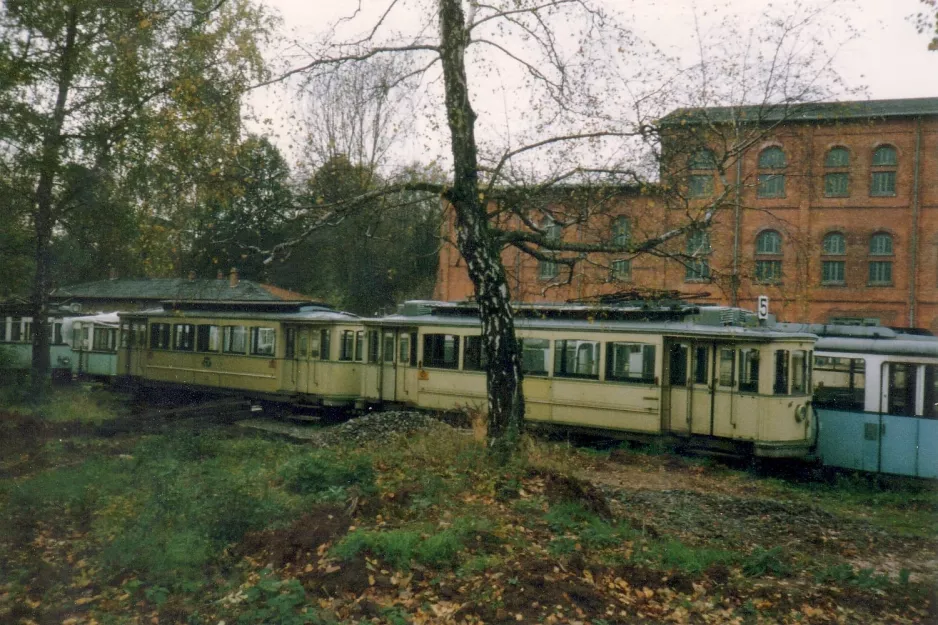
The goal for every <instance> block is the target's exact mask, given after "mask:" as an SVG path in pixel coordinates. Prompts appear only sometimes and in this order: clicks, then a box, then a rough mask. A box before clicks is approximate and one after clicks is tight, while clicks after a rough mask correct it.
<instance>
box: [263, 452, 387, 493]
mask: <svg viewBox="0 0 938 625" xmlns="http://www.w3.org/2000/svg"><path fill="white" fill-rule="evenodd" d="M281 477H283V479H284V483H285V485H286V487H287V490H289V491H290V492H293V493H299V494H302V495H311V494H317V493H323V492H326V491H328V490H329V489H330V488H331V487H339V488H349V487H352V486H356V487H358V488H359V489H360V490H361V491H362V492H365V493H374V492H375V491H376V490H377V487H376V486H375V472H374V469H373V468H372V464H371V459H370V458H368V457H367V456H363V455H353V456H350V457H346V458H343V457H340V456H339V455H338V454H336V453H335V452H331V451H317V452H315V453H311V454H308V455H304V456H302V457H300V458H297V459H296V460H295V461H293V462H291V463H289V464H288V465H287V466H286V467H284V469H283V470H282V471H281Z"/></svg>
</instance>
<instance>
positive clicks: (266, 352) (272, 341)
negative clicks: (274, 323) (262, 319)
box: [251, 326, 277, 358]
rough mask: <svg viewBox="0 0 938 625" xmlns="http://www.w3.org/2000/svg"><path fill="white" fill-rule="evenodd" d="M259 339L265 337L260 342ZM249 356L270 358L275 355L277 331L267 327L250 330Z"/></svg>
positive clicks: (256, 327)
mask: <svg viewBox="0 0 938 625" xmlns="http://www.w3.org/2000/svg"><path fill="white" fill-rule="evenodd" d="M261 337H265V338H264V340H263V341H262V340H261ZM251 355H252V356H264V357H265V358H270V357H272V356H276V355H277V329H276V328H271V327H269V326H255V327H253V328H251Z"/></svg>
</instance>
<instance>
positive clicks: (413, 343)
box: [410, 332, 417, 367]
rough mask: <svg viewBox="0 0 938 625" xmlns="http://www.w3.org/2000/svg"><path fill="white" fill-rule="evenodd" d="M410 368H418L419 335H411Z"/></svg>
mask: <svg viewBox="0 0 938 625" xmlns="http://www.w3.org/2000/svg"><path fill="white" fill-rule="evenodd" d="M410 366H411V367H416V366H417V333H416V332H411V333H410Z"/></svg>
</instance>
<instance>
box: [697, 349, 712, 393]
mask: <svg viewBox="0 0 938 625" xmlns="http://www.w3.org/2000/svg"><path fill="white" fill-rule="evenodd" d="M709 354H710V350H709V349H707V348H706V347H699V346H698V347H695V348H694V384H706V383H707V380H708V378H707V368H708V367H707V360H708V358H707V356H708V355H709Z"/></svg>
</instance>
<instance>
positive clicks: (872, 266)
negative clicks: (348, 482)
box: [435, 98, 938, 333]
mask: <svg viewBox="0 0 938 625" xmlns="http://www.w3.org/2000/svg"><path fill="white" fill-rule="evenodd" d="M740 120H748V122H747V123H749V124H751V125H754V126H759V127H760V128H762V129H763V131H762V132H761V134H759V135H750V136H757V139H756V140H754V141H752V142H751V143H748V144H746V145H745V150H743V151H742V152H741V157H740V158H733V159H732V162H729V161H728V160H725V161H724V162H723V163H721V165H720V166H719V167H716V166H714V165H713V163H712V161H713V159H714V158H717V159H719V158H721V157H720V156H717V157H714V155H713V154H712V153H709V152H708V150H706V149H697V150H695V152H694V153H693V154H691V155H690V156H688V157H686V158H685V162H686V166H685V168H684V169H683V171H682V174H681V185H680V186H681V187H682V188H683V194H682V195H683V197H684V198H686V202H674V201H673V199H672V198H670V197H669V196H668V194H667V193H665V192H664V191H663V190H662V188H659V189H658V190H654V189H652V190H651V191H649V188H648V187H645V188H643V189H639V188H635V189H622V190H620V191H619V192H618V193H617V194H616V197H615V198H614V199H613V200H611V202H612V204H613V206H612V207H611V209H610V210H608V211H605V212H602V213H597V216H596V218H595V219H594V221H593V222H592V223H590V224H589V225H586V224H582V223H580V224H577V225H576V226H572V227H567V228H563V230H562V231H559V232H557V233H556V236H560V237H563V238H564V240H582V241H587V240H590V239H591V237H592V238H595V237H597V236H600V237H602V236H608V237H609V238H615V237H631V238H633V239H635V240H641V239H642V238H644V237H646V236H649V235H652V234H655V233H659V232H662V231H664V230H666V229H667V228H669V227H672V226H674V225H679V224H681V223H685V221H684V220H686V218H687V214H688V211H689V210H693V209H694V207H695V206H698V207H699V206H702V205H705V204H706V203H707V202H708V201H710V200H709V198H711V197H713V196H721V197H723V198H725V199H724V200H721V202H722V204H721V206H720V209H719V210H718V212H717V213H716V217H715V218H714V221H713V224H712V226H711V227H710V228H709V229H708V230H706V231H701V232H697V233H690V234H688V235H687V236H683V237H682V238H681V240H680V241H672V242H670V243H669V244H668V245H667V246H665V247H664V248H663V251H665V252H667V253H670V254H675V255H677V256H679V255H681V254H684V255H686V256H684V257H683V258H678V257H671V258H662V257H656V256H649V255H644V256H634V257H630V256H628V255H618V257H617V256H616V255H609V254H606V255H599V254H589V255H583V256H582V259H583V262H579V263H578V264H577V265H576V268H575V269H574V270H573V271H569V270H567V268H566V267H560V268H559V270H558V267H557V266H552V265H554V264H553V263H549V262H543V261H541V262H539V261H537V260H535V259H533V258H532V257H530V256H528V255H526V254H523V253H522V252H520V251H518V250H516V249H512V248H506V250H505V251H504V253H503V260H504V262H505V266H506V270H507V271H508V274H509V282H510V284H511V286H512V290H513V292H512V296H513V298H514V299H516V300H519V301H566V300H571V299H582V298H590V297H595V296H597V295H601V294H610V293H616V292H622V291H627V290H629V289H631V288H636V287H641V288H650V289H662V290H675V291H678V292H680V293H681V294H682V295H684V296H690V297H694V296H696V297H697V298H698V299H699V300H700V301H706V302H713V303H721V304H730V305H739V306H743V307H746V308H755V303H756V299H757V297H758V296H759V295H768V296H769V297H770V300H771V309H772V312H773V313H775V314H776V315H777V316H778V317H779V319H780V320H783V321H806V322H821V323H824V322H832V321H838V322H851V323H879V324H881V325H888V326H896V327H922V328H929V329H931V330H932V331H935V332H936V333H938V98H922V99H907V100H880V101H868V102H838V103H826V104H813V105H802V106H795V107H790V108H788V109H785V110H778V109H776V110H770V111H767V110H765V109H757V108H756V107H742V108H735V109H729V108H727V109H717V108H712V109H696V110H679V111H675V112H674V113H671V114H670V115H669V116H668V117H667V118H665V120H664V122H665V128H667V127H668V125H669V124H670V125H671V127H673V128H687V127H694V126H695V125H696V126H705V127H710V128H713V127H719V126H720V125H721V124H723V125H737V126H738V125H739V124H740ZM753 120H755V121H753ZM665 139H666V140H665V145H666V146H667V145H668V143H667V134H666V135H665ZM665 155H667V149H666V153H665ZM724 165H725V166H724ZM718 170H719V173H718ZM558 210H559V211H562V210H563V208H562V207H558ZM447 227H450V228H452V222H451V221H450V222H448V223H447ZM603 231H606V232H607V235H602V234H601V233H602V232H603ZM598 233H600V234H598ZM471 295H472V284H471V282H470V281H469V279H468V276H467V274H466V272H465V269H464V267H463V266H462V265H461V260H460V258H459V254H458V252H457V251H456V250H455V249H454V248H453V247H452V246H445V247H444V248H443V249H442V250H441V252H440V263H439V276H438V280H437V286H436V292H435V296H436V297H437V298H438V299H444V300H460V299H465V298H468V297H471Z"/></svg>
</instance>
